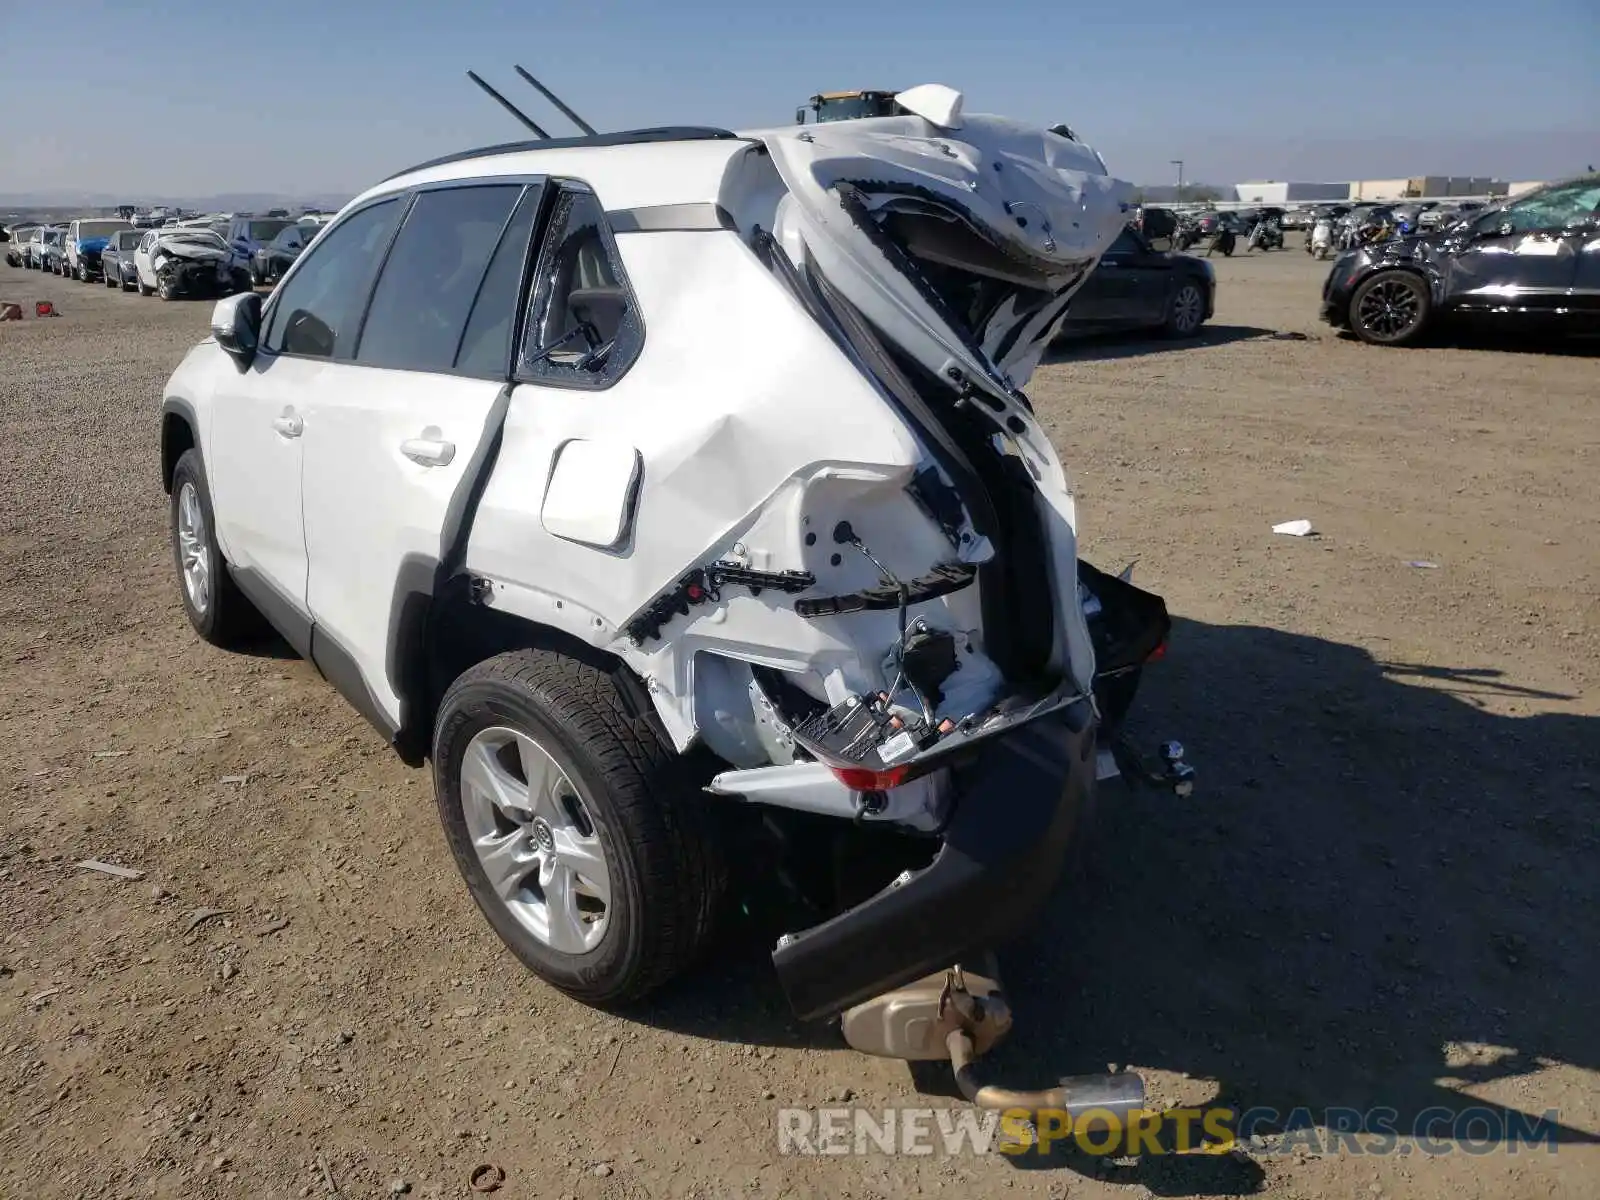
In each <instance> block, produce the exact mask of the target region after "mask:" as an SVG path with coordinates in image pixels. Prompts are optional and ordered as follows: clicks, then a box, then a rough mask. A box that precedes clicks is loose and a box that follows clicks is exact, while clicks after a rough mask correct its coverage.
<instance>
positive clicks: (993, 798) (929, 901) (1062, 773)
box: [772, 700, 1095, 1019]
mask: <svg viewBox="0 0 1600 1200" xmlns="http://www.w3.org/2000/svg"><path fill="white" fill-rule="evenodd" d="M1094 758H1095V722H1094V713H1093V709H1092V707H1091V706H1090V704H1089V702H1088V701H1087V700H1079V701H1078V702H1077V703H1075V704H1072V705H1069V706H1068V707H1067V708H1065V709H1062V710H1061V711H1060V712H1058V713H1053V714H1051V715H1050V716H1049V717H1044V718H1041V719H1039V720H1037V721H1034V722H1032V723H1030V724H1028V725H1024V726H1023V727H1022V728H1020V729H1018V730H1017V731H1016V732H1014V733H1011V734H1007V735H1005V736H1002V737H999V738H996V739H995V741H994V743H993V744H992V745H990V746H988V747H987V748H986V749H985V750H984V752H983V753H982V755H981V756H980V757H979V758H978V759H976V760H975V761H974V762H973V763H971V764H970V765H968V766H966V767H963V768H960V769H959V770H958V783H959V785H960V789H961V793H960V799H959V800H958V801H957V803H956V807H955V814H954V816H953V817H952V818H951V821H950V824H949V825H948V826H947V827H946V828H945V831H944V835H943V842H944V844H943V846H941V847H940V849H939V852H938V854H937V856H936V857H935V858H934V860H933V862H931V863H930V864H928V866H926V867H924V868H923V869H922V870H920V871H917V872H914V873H913V874H912V875H911V876H910V878H909V879H907V880H906V881H905V882H904V883H901V884H899V885H898V886H890V887H888V888H885V889H884V890H883V891H881V892H879V893H878V894H877V895H875V896H873V897H872V898H871V899H870V900H867V901H865V902H863V903H861V904H858V905H857V906H856V907H854V908H852V909H848V910H846V911H845V912H843V913H840V914H839V915H838V916H836V917H834V918H832V919H831V920H828V921H824V922H823V923H822V924H821V925H817V926H814V927H812V928H811V929H807V930H805V931H804V932H802V933H798V934H795V935H793V936H792V937H790V938H788V939H786V940H785V941H784V942H782V943H781V944H780V945H779V946H778V948H777V949H776V950H774V951H773V954H772V961H773V965H774V966H776V967H777V971H778V979H779V982H781V983H782V985H783V989H784V992H785V993H786V994H787V995H788V997H789V1003H790V1005H791V1006H792V1007H793V1008H794V1011H795V1012H796V1014H798V1015H799V1016H800V1017H802V1018H807V1019H811V1018H817V1017H827V1016H832V1015H834V1014H836V1013H840V1012H843V1011H844V1010H845V1009H846V1008H849V1007H850V1006H851V1005H853V1004H859V1003H860V1002H861V1001H863V1000H867V999H870V998H871V997H873V996H877V995H881V994H882V993H883V992H886V991H889V990H890V989H892V988H896V987H899V986H900V985H901V984H903V983H908V982H910V981H911V980H913V979H918V978H920V977H922V976H923V975H926V974H928V973H929V972H931V971H936V970H938V969H939V968H940V967H943V966H947V965H949V964H950V963H953V962H955V961H956V960H957V959H959V958H960V957H961V956H962V955H965V954H969V953H972V952H975V951H979V950H984V949H988V948H989V947H991V946H994V945H996V944H997V943H1000V942H1003V941H1006V940H1007V939H1009V938H1011V937H1014V936H1016V935H1017V934H1018V933H1020V932H1022V930H1023V929H1024V928H1025V927H1026V926H1027V924H1028V922H1029V921H1031V920H1032V919H1033V917H1034V915H1035V912H1036V910H1037V909H1038V908H1039V906H1040V905H1041V904H1042V903H1043V902H1044V900H1045V898H1046V897H1047V896H1049V894H1050V892H1051V890H1052V889H1053V888H1054V887H1055V883H1056V879H1057V877H1058V876H1059V874H1060V872H1061V864H1062V861H1063V859H1064V857H1065V854H1066V849H1067V845H1068V843H1069V842H1070V841H1071V839H1072V835H1073V832H1074V830H1075V829H1076V827H1077V823H1078V817H1079V814H1080V813H1081V811H1082V810H1083V808H1084V806H1085V804H1086V803H1087V801H1088V798H1089V793H1090V789H1091V788H1093V786H1094V778H1095V770H1094Z"/></svg>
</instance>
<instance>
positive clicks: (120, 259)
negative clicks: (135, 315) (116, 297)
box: [100, 229, 144, 292]
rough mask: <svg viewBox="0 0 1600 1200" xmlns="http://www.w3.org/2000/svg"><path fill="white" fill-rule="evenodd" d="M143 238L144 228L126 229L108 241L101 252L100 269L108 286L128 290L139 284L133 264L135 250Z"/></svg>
mask: <svg viewBox="0 0 1600 1200" xmlns="http://www.w3.org/2000/svg"><path fill="white" fill-rule="evenodd" d="M143 238H144V230H142V229H124V230H122V231H121V232H120V233H117V234H114V235H113V236H112V237H111V238H110V239H109V240H108V241H107V242H106V248H105V249H104V250H102V251H101V252H100V270H101V272H102V273H103V274H104V275H105V281H106V286H107V287H114V288H121V289H122V290H123V291H125V292H126V291H128V290H129V289H131V288H133V287H135V286H137V284H138V281H139V277H138V275H137V273H136V271H135V269H134V265H133V252H134V251H135V250H137V249H138V248H139V243H140V241H142V240H143Z"/></svg>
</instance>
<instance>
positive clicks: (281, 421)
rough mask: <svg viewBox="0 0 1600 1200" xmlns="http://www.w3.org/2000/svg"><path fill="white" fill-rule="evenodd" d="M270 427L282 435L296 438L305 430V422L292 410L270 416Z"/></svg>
mask: <svg viewBox="0 0 1600 1200" xmlns="http://www.w3.org/2000/svg"><path fill="white" fill-rule="evenodd" d="M272 427H273V428H274V429H276V430H277V431H278V433H279V435H280V436H282V437H286V438H297V437H299V436H300V435H301V434H302V433H304V432H305V428H306V423H305V422H304V421H302V420H301V419H300V418H299V417H298V416H296V415H295V414H294V413H293V412H286V413H284V414H283V415H282V416H281V417H273V418H272Z"/></svg>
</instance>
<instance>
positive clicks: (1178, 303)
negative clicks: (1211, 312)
mask: <svg viewBox="0 0 1600 1200" xmlns="http://www.w3.org/2000/svg"><path fill="white" fill-rule="evenodd" d="M1205 319H1206V298H1205V296H1204V294H1203V293H1202V292H1201V290H1200V285H1199V284H1196V283H1183V284H1181V285H1180V286H1179V287H1178V290H1177V291H1175V292H1173V293H1172V299H1171V300H1170V301H1169V302H1168V304H1167V322H1166V332H1167V336H1168V337H1193V336H1194V335H1195V334H1197V333H1199V332H1200V325H1201V323H1202V322H1204V321H1205Z"/></svg>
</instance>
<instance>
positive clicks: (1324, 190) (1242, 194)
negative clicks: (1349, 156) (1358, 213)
mask: <svg viewBox="0 0 1600 1200" xmlns="http://www.w3.org/2000/svg"><path fill="white" fill-rule="evenodd" d="M1233 192H1234V198H1235V199H1237V200H1240V201H1243V202H1244V203H1245V204H1271V205H1278V206H1279V207H1282V206H1283V205H1285V204H1300V203H1304V202H1305V201H1308V200H1344V199H1346V198H1347V197H1348V196H1349V195H1350V185H1349V184H1348V183H1290V182H1287V181H1285V180H1281V179H1262V180H1255V181H1253V182H1250V183H1236V184H1234V186H1233Z"/></svg>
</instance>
